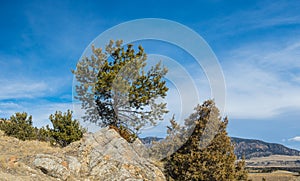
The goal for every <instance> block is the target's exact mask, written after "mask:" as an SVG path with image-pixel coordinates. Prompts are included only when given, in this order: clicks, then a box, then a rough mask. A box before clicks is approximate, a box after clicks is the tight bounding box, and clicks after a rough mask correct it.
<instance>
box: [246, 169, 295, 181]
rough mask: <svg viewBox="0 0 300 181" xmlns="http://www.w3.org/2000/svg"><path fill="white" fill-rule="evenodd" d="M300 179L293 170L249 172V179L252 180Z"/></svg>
mask: <svg viewBox="0 0 300 181" xmlns="http://www.w3.org/2000/svg"><path fill="white" fill-rule="evenodd" d="M263 178H264V179H265V180H266V181H300V176H299V175H298V174H297V173H294V172H288V171H281V170H278V171H275V172H272V173H249V179H250V180H252V181H262V180H263Z"/></svg>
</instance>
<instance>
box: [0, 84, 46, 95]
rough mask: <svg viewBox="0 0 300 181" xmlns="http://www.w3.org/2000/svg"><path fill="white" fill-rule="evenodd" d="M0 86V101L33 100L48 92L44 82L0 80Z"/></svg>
mask: <svg viewBox="0 0 300 181" xmlns="http://www.w3.org/2000/svg"><path fill="white" fill-rule="evenodd" d="M0 84H1V85H2V87H1V92H0V99H12V98H13V99H17V98H34V97H39V96H42V95H44V94H45V93H46V92H48V91H49V90H50V89H49V87H50V86H49V85H47V84H46V83H44V82H32V81H20V82H16V81H15V80H9V81H8V80H0Z"/></svg>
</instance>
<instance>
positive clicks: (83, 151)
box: [33, 128, 165, 181]
mask: <svg viewBox="0 0 300 181" xmlns="http://www.w3.org/2000/svg"><path fill="white" fill-rule="evenodd" d="M70 147H72V148H76V149H77V152H74V150H73V153H72V154H71V155H72V156H71V155H68V153H66V154H57V155H55V156H53V155H47V154H40V155H37V156H36V158H35V159H34V161H33V165H34V166H35V167H36V168H39V169H40V170H41V171H42V172H43V173H45V174H47V175H49V176H51V177H55V178H59V179H62V180H103V181H105V180H107V181H113V180H116V181H117V180H122V181H125V180H128V181H129V180H141V181H142V180H156V181H160V180H165V177H164V175H163V173H162V171H161V170H160V169H159V168H158V167H156V166H155V165H154V164H153V163H152V161H151V160H150V159H149V155H148V151H147V149H146V147H145V146H144V145H143V143H142V142H141V141H140V140H138V139H137V140H136V141H135V142H134V143H128V142H127V141H126V140H125V139H123V138H122V137H121V136H120V135H119V134H118V133H117V132H116V131H115V130H113V129H108V128H103V129H101V130H100V131H98V132H96V133H94V134H86V135H84V137H83V139H82V140H81V141H80V142H77V143H74V144H71V145H70Z"/></svg>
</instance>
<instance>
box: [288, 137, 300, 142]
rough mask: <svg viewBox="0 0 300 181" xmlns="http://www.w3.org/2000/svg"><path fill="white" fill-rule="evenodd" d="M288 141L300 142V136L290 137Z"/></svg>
mask: <svg viewBox="0 0 300 181" xmlns="http://www.w3.org/2000/svg"><path fill="white" fill-rule="evenodd" d="M289 141H298V142H300V136H295V137H293V138H290V139H289Z"/></svg>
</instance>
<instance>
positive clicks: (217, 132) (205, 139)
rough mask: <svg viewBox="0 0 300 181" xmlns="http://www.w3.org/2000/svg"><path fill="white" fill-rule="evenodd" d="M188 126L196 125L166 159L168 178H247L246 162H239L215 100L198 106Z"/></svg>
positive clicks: (217, 179)
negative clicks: (183, 141) (185, 139)
mask: <svg viewBox="0 0 300 181" xmlns="http://www.w3.org/2000/svg"><path fill="white" fill-rule="evenodd" d="M195 110H196V112H195V113H193V114H192V115H191V116H190V117H189V119H187V120H186V126H187V127H189V126H192V125H193V124H192V123H194V125H195V127H194V129H193V132H192V133H191V135H190V136H189V137H188V139H187V141H186V142H185V143H184V144H183V146H182V147H181V148H179V149H178V150H177V151H176V152H175V153H174V154H172V155H171V156H168V157H167V158H166V159H165V160H164V161H165V173H166V177H167V179H168V180H180V181H184V180H207V181H222V180H246V179H247V172H246V171H245V170H244V166H245V163H244V162H240V163H237V164H236V163H235V161H236V157H235V155H234V152H233V150H234V148H233V145H232V144H231V142H230V138H229V137H228V135H227V132H226V127H227V124H228V119H227V118H225V119H223V121H222V120H221V118H220V116H219V111H218V109H217V108H216V107H215V104H214V102H213V101H211V100H208V101H205V102H204V103H203V104H202V105H201V106H197V107H196V108H195Z"/></svg>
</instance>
